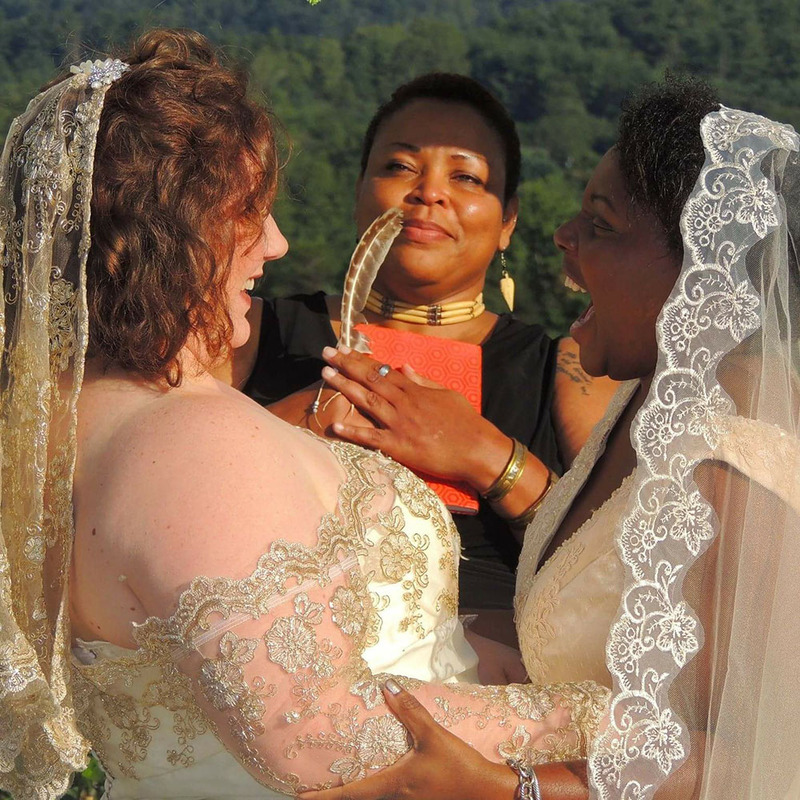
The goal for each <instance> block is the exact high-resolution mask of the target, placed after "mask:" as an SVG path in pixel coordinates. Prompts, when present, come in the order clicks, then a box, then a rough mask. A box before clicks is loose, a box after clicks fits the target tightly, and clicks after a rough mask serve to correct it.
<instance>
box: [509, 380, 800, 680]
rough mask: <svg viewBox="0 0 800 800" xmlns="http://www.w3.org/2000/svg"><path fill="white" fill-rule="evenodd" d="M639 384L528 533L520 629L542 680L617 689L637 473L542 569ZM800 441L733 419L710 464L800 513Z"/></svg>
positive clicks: (525, 652)
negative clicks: (612, 668)
mask: <svg viewBox="0 0 800 800" xmlns="http://www.w3.org/2000/svg"><path fill="white" fill-rule="evenodd" d="M638 385H639V382H638V381H635V380H634V381H628V382H626V383H624V384H623V385H622V386H620V388H619V389H618V390H617V393H616V394H615V395H614V398H613V399H612V401H611V403H609V407H608V410H607V411H606V414H605V416H604V417H603V419H602V420H601V421H600V422H599V423H598V425H597V426H596V427H595V429H594V430H593V431H592V434H591V436H590V437H589V439H588V440H587V442H586V445H585V447H584V448H583V450H581V452H580V454H579V456H578V458H577V459H576V461H575V464H574V465H573V467H572V469H571V470H570V471H569V472H567V474H566V475H565V476H564V477H563V478H562V479H561V481H559V483H558V484H557V485H556V486H555V487H554V489H553V491H552V493H551V497H549V498H548V501H547V503H546V504H545V506H544V507H543V508H542V510H541V512H540V514H539V515H538V516H537V518H536V520H535V521H534V523H532V524H531V526H530V527H529V529H528V531H527V532H526V534H525V544H524V547H523V551H522V557H521V559H520V568H519V571H518V573H517V595H516V609H517V612H516V614H517V633H518V635H519V642H520V650H521V652H522V657H523V662H524V663H525V668H526V669H527V671H528V675H529V677H530V679H531V681H532V682H533V683H538V684H546V683H559V682H569V681H585V680H592V681H594V682H595V683H597V684H599V685H601V686H608V687H609V688H610V687H611V685H612V679H611V674H610V673H609V671H608V667H607V664H606V643H607V640H608V638H609V631H610V630H611V626H612V624H613V622H614V619H615V617H616V615H617V612H618V610H619V605H620V600H621V597H622V591H623V587H624V578H625V574H624V568H623V565H622V562H621V561H620V558H619V554H618V551H617V547H616V544H615V536H616V531H617V528H618V527H619V522H620V519H621V518H622V516H623V515H624V514H625V513H626V511H627V508H628V506H629V503H630V500H631V490H632V488H633V475H632V474H631V475H628V477H626V478H625V480H623V482H622V484H621V485H620V486H619V487H618V488H617V490H616V491H615V492H614V493H613V494H612V495H611V497H609V498H608V500H606V502H605V503H603V505H602V506H600V508H598V509H597V510H596V511H595V512H594V513H593V514H592V516H591V517H590V518H589V519H588V520H587V521H586V522H585V523H584V524H583V525H582V526H581V527H580V528H579V529H578V530H577V531H575V533H573V534H572V536H570V537H569V538H568V539H567V540H566V541H565V542H564V543H563V544H562V545H561V546H560V547H559V548H558V549H557V550H556V551H555V552H554V553H553V554H552V556H551V557H550V558H548V559H547V561H546V562H545V563H544V564H542V565H541V567H540V568H539V569H538V571H537V570H536V567H537V565H538V564H539V562H540V560H541V557H542V553H543V552H544V551H545V550H546V548H547V545H548V544H549V542H550V540H551V539H552V538H553V536H554V534H555V533H556V531H557V530H558V527H559V525H560V524H561V522H562V520H563V519H564V516H565V515H566V513H567V512H568V511H569V509H570V507H571V506H572V504H573V502H574V501H575V498H576V497H577V496H578V494H579V493H580V491H581V490H582V489H583V487H584V485H585V484H586V481H587V480H588V478H589V475H590V473H591V471H592V469H593V468H594V466H595V464H596V463H597V461H598V460H599V458H600V456H602V454H603V451H604V450H605V445H606V441H607V439H608V436H609V434H610V433H611V431H612V430H613V428H614V426H615V425H616V423H617V421H618V420H619V417H620V416H621V415H622V413H623V412H624V410H625V408H626V406H627V405H628V403H629V402H630V400H631V398H632V397H633V394H634V392H635V391H636V389H637V387H638ZM796 457H797V452H796V442H795V441H794V440H793V439H792V437H790V436H788V435H787V434H786V432H785V431H783V430H782V429H780V428H778V427H776V426H773V425H767V424H764V423H761V422H758V421H756V420H752V419H748V418H746V417H731V418H729V420H728V430H727V432H726V434H725V435H724V436H722V437H720V439H719V441H718V443H717V445H716V447H715V448H714V450H713V451H712V450H709V453H708V458H709V459H710V460H715V461H720V462H723V463H725V464H728V465H730V466H732V467H734V468H735V469H736V470H738V471H739V472H740V473H741V474H742V475H745V476H747V477H748V478H750V479H751V480H754V481H756V482H757V483H758V484H759V485H760V486H762V487H763V488H765V489H767V490H768V491H769V492H771V493H772V494H774V495H775V496H777V497H778V498H779V499H780V500H781V501H782V502H784V503H786V504H787V505H788V506H789V507H791V508H793V509H794V510H795V512H796V513H800V497H798V496H797V495H796V494H795V493H794V492H793V488H792V487H794V486H796V484H797V474H796V467H795V468H793V467H792V465H794V464H795V462H796Z"/></svg>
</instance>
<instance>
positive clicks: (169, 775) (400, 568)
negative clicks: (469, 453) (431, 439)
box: [73, 443, 608, 800]
mask: <svg viewBox="0 0 800 800" xmlns="http://www.w3.org/2000/svg"><path fill="white" fill-rule="evenodd" d="M324 446H325V447H326V448H328V449H329V450H330V452H331V453H332V454H333V456H334V457H335V458H336V459H337V461H338V462H339V464H340V465H341V468H342V469H343V471H344V475H345V477H344V480H343V482H342V484H341V487H340V489H339V503H338V508H337V509H336V510H335V511H334V512H331V513H330V514H326V515H325V516H324V518H323V519H322V520H320V524H319V528H318V530H317V536H316V538H317V544H316V545H315V546H313V547H306V546H303V545H300V544H298V543H297V542H290V541H286V540H281V539H278V540H276V541H275V542H273V543H272V545H271V546H270V547H269V548H268V549H267V550H266V552H265V553H264V554H263V555H262V556H261V557H260V559H259V561H258V564H257V566H256V567H255V569H254V570H253V572H252V573H251V574H250V575H249V576H248V577H246V578H244V579H242V580H231V579H214V578H206V577H198V578H197V579H196V580H194V581H193V582H192V584H191V586H190V587H189V588H187V589H186V590H185V591H184V592H183V594H182V595H181V597H180V600H179V602H178V607H177V608H176V609H175V612H174V614H173V615H172V616H171V617H170V618H169V619H153V618H151V619H149V620H147V622H145V623H144V624H142V625H140V626H138V627H137V629H136V633H135V638H136V640H137V642H138V643H139V645H140V647H139V649H138V650H136V651H131V650H125V649H122V648H120V647H116V646H114V645H111V644H108V643H104V642H77V643H76V647H75V648H74V650H73V668H74V674H75V683H76V695H77V701H78V702H77V705H78V709H79V715H78V716H79V719H80V720H81V728H82V731H83V733H84V735H85V736H86V738H87V739H88V740H89V741H91V742H93V743H94V746H95V749H96V750H97V752H98V755H99V757H100V759H101V761H102V763H103V765H104V766H105V767H106V769H107V770H108V772H109V774H110V775H111V776H113V777H112V779H111V781H110V783H111V786H110V797H111V798H113V800H120V799H121V798H134V797H135V798H143V797H153V798H155V797H158V798H167V797H210V796H211V797H237V798H242V797H277V796H283V794H288V793H295V792H297V791H298V790H300V789H301V788H302V787H304V786H310V785H321V784H325V783H328V782H331V781H332V779H334V778H335V777H337V776H338V777H341V778H342V779H343V780H346V781H349V780H353V779H356V778H358V777H362V776H364V775H366V774H367V773H368V771H369V770H371V769H375V768H379V767H381V766H385V765H387V764H389V763H391V762H392V761H394V760H396V759H397V758H398V757H399V756H400V755H401V754H402V753H404V752H405V751H406V750H407V749H408V741H407V737H406V734H405V731H404V729H403V728H402V726H401V725H400V724H399V723H398V722H397V720H396V719H395V718H394V717H393V716H391V715H390V714H388V712H387V710H386V707H385V705H384V704H383V699H382V695H381V683H382V680H383V679H384V678H385V675H386V674H387V673H389V674H395V675H400V676H406V677H407V678H410V679H413V680H411V681H408V680H406V681H403V682H404V683H405V684H406V685H408V686H412V687H414V688H415V691H416V693H417V696H418V697H420V699H423V700H424V698H425V697H429V698H430V699H432V703H429V706H430V705H434V707H435V708H436V716H437V718H438V719H439V720H440V721H441V722H443V723H444V724H445V725H447V726H448V727H450V728H451V729H452V730H453V731H454V732H455V733H457V734H458V735H460V736H462V738H465V739H467V740H469V741H471V742H473V743H474V744H475V745H476V746H479V747H482V749H484V751H486V750H487V749H488V750H489V751H491V752H494V753H495V754H496V757H498V758H499V757H501V756H502V757H506V756H507V755H512V754H514V753H519V754H522V753H524V754H526V755H528V756H530V754H533V760H535V761H547V760H559V759H568V758H573V757H580V756H582V755H584V754H585V752H586V746H587V741H588V740H590V739H591V737H592V736H593V735H594V732H595V731H596V728H597V725H598V721H599V719H600V717H601V716H602V713H603V711H604V708H605V702H606V700H607V694H608V692H607V691H606V690H604V689H603V688H599V687H596V686H594V684H592V683H589V682H575V683H564V684H560V685H556V686H548V687H540V686H533V685H525V686H508V687H480V686H474V685H464V683H463V682H464V681H473V682H476V674H475V669H474V668H475V664H476V658H475V655H474V653H473V651H472V649H471V648H470V647H469V645H468V644H467V643H466V641H465V639H464V635H463V631H462V629H461V625H460V623H459V622H458V619H457V617H456V610H457V559H458V536H457V533H456V531H455V528H454V526H453V524H452V521H451V519H450V517H449V516H448V515H447V513H446V511H445V510H444V508H443V506H442V505H441V503H440V501H439V500H438V498H437V496H436V495H435V494H434V493H433V492H431V491H430V490H429V489H428V488H427V486H426V485H425V484H424V483H423V482H422V481H420V480H418V479H417V478H416V477H415V476H413V475H412V474H411V473H410V472H409V471H407V470H406V469H405V468H403V467H401V466H399V465H397V464H396V463H394V462H392V461H390V460H389V459H386V458H384V457H383V456H381V455H379V454H375V453H370V452H367V451H365V450H362V449H360V448H358V447H354V446H351V445H344V444H337V443H326V444H325V445H324ZM401 680H402V679H401ZM420 681H426V682H427V681H436V682H444V681H447V682H448V683H445V684H441V683H440V685H429V686H424V685H422V684H420V683H419V682H420ZM426 693H427V694H426ZM265 787H266V788H265Z"/></svg>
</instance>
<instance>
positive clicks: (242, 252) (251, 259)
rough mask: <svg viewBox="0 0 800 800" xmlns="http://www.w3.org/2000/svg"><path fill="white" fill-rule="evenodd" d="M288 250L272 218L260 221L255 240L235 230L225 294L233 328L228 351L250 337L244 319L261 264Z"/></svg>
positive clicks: (261, 273)
mask: <svg viewBox="0 0 800 800" xmlns="http://www.w3.org/2000/svg"><path fill="white" fill-rule="evenodd" d="M288 249H289V244H288V242H287V241H286V239H285V238H284V235H283V234H282V233H281V231H280V228H278V223H277V222H275V218H274V217H273V216H272V214H268V215H267V216H266V217H265V218H264V221H263V224H262V226H261V230H260V231H256V233H255V236H253V232H252V230H250V231H246V230H245V229H243V228H240V229H239V230H237V235H236V246H235V249H234V253H233V258H232V259H231V266H230V274H229V275H228V282H227V291H226V294H227V298H228V314H229V315H230V318H231V323H232V326H233V330H232V333H231V341H230V346H231V347H232V348H237V347H241V346H242V345H243V344H245V342H247V339H248V338H249V336H250V323H249V322H248V321H247V316H246V315H247V312H248V311H249V310H250V305H251V304H252V300H251V299H250V294H249V292H250V291H251V290H252V288H253V284H254V283H255V281H257V280H258V279H259V278H260V277H261V276H262V275H263V274H264V262H265V261H275V260H277V259H279V258H282V257H283V256H284V255H286V252H287V250H288Z"/></svg>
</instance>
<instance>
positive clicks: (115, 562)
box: [76, 387, 341, 627]
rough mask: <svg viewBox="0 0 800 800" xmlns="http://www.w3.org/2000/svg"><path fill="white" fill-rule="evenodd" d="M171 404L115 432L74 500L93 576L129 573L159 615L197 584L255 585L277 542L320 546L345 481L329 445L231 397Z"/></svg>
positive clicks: (79, 547) (169, 400) (79, 552)
mask: <svg viewBox="0 0 800 800" xmlns="http://www.w3.org/2000/svg"><path fill="white" fill-rule="evenodd" d="M167 395H168V396H165V397H164V398H163V399H161V400H160V401H158V402H153V403H150V404H147V405H146V406H143V407H142V408H141V409H139V410H137V412H136V413H134V414H132V415H130V418H128V419H126V420H125V421H124V423H123V424H121V425H119V426H118V427H117V428H116V430H115V431H114V435H113V436H111V437H109V438H108V444H107V445H106V446H105V447H104V448H102V449H100V450H98V451H97V458H95V459H93V460H92V463H91V464H89V465H87V466H85V467H84V468H83V470H82V473H81V480H80V484H79V486H78V487H77V492H76V528H77V531H76V534H77V536H76V557H77V558H78V560H79V561H80V560H82V564H83V567H84V571H85V572H87V571H88V573H92V572H94V573H95V574H96V573H97V572H106V573H108V572H110V573H113V574H117V573H120V574H124V575H126V579H127V584H128V586H129V588H130V590H131V591H132V592H133V594H134V595H135V596H136V598H138V600H139V601H140V604H141V609H142V610H143V611H144V612H146V613H147V614H156V615H164V614H166V613H168V612H170V611H171V610H172V608H173V607H174V603H175V600H176V598H177V595H178V593H179V591H180V590H182V589H183V588H185V587H186V586H188V584H189V583H190V582H191V581H192V580H193V579H194V578H195V577H198V576H208V577H220V576H225V577H231V578H237V579H238V578H241V577H245V576H247V575H249V574H250V573H251V572H252V570H253V569H254V567H255V565H256V563H257V561H258V558H259V557H260V556H261V555H262V554H263V553H264V552H266V551H267V549H268V548H269V546H270V544H271V543H272V542H274V541H276V540H278V539H290V540H292V541H296V542H298V543H301V544H305V545H313V544H314V543H315V541H316V531H317V527H318V525H319V521H320V519H321V517H322V516H323V514H324V513H325V512H326V511H330V510H332V508H333V507H335V502H336V497H337V494H336V493H337V490H338V485H339V482H340V477H341V476H340V469H339V467H338V464H337V463H336V462H335V460H334V459H333V458H332V456H331V454H330V451H329V450H328V449H327V448H326V447H325V445H324V444H322V443H320V442H319V441H318V440H316V439H315V438H313V437H310V436H308V435H305V434H303V433H302V432H300V431H298V430H297V429H294V428H292V427H291V426H289V425H287V424H286V423H284V422H282V421H281V420H279V419H277V418H276V417H274V416H273V415H271V414H269V413H268V412H266V411H264V410H263V409H261V408H260V407H259V406H258V405H257V404H256V403H253V402H252V401H250V400H248V399H247V398H245V397H244V396H243V395H240V394H239V393H237V392H235V391H233V390H232V389H229V388H228V387H221V390H220V391H213V390H212V391H199V392H178V391H176V392H172V393H167ZM108 625H109V626H112V627H113V621H112V622H109V623H108Z"/></svg>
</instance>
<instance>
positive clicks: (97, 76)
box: [69, 58, 130, 89]
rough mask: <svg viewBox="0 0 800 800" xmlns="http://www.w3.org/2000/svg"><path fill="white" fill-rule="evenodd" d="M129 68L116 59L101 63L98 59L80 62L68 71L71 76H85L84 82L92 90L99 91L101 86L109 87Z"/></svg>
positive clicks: (108, 59)
mask: <svg viewBox="0 0 800 800" xmlns="http://www.w3.org/2000/svg"><path fill="white" fill-rule="evenodd" d="M129 69H130V66H129V65H128V64H126V63H125V62H124V61H120V60H119V59H118V58H107V59H105V61H101V60H100V59H99V58H98V59H95V60H94V61H82V62H81V63H80V64H78V66H75V65H74V64H73V66H71V67H70V68H69V71H70V72H71V73H72V74H73V75H80V74H81V73H83V74H84V75H86V82H87V83H88V84H89V86H91V87H92V89H99V88H100V87H101V86H110V85H111V84H112V83H114V81H115V80H117V78H119V76H120V75H122V73H123V72H125V71H126V70H129Z"/></svg>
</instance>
